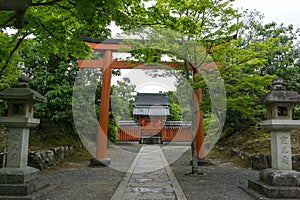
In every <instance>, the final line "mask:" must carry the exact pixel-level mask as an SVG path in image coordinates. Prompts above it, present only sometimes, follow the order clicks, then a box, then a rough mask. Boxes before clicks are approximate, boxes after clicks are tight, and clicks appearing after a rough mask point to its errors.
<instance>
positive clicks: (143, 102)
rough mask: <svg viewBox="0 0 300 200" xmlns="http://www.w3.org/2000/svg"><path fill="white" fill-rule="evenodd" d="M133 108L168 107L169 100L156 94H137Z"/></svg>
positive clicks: (162, 95)
mask: <svg viewBox="0 0 300 200" xmlns="http://www.w3.org/2000/svg"><path fill="white" fill-rule="evenodd" d="M134 105H135V106H153V105H158V106H168V105H169V99H168V97H167V96H166V95H164V94H158V93H138V94H137V96H136V97H135V101H134Z"/></svg>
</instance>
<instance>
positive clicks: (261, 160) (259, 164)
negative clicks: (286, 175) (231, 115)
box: [215, 146, 300, 171]
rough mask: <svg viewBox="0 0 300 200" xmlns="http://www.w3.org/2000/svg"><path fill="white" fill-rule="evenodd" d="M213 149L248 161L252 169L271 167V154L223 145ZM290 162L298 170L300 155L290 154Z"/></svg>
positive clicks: (299, 167)
mask: <svg viewBox="0 0 300 200" xmlns="http://www.w3.org/2000/svg"><path fill="white" fill-rule="evenodd" d="M215 149H216V150H217V151H220V152H224V153H228V154H230V155H232V156H237V157H238V158H240V159H241V160H243V161H245V162H246V163H248V167H251V168H253V169H258V170H261V169H266V168H271V155H265V154H262V153H253V154H250V153H246V152H242V151H239V150H236V149H233V148H224V147H217V146H215ZM292 163H293V169H294V170H298V171H299V170H300V155H293V156H292Z"/></svg>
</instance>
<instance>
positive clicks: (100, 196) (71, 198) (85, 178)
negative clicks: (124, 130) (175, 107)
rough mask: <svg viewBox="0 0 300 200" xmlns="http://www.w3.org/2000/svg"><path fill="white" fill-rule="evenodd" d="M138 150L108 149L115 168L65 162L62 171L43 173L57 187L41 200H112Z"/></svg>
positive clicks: (129, 147)
mask: <svg viewBox="0 0 300 200" xmlns="http://www.w3.org/2000/svg"><path fill="white" fill-rule="evenodd" d="M120 149H121V150H120ZM139 149H140V145H137V144H122V145H119V146H118V148H108V150H107V157H109V158H111V160H112V164H111V166H112V167H113V168H112V167H89V166H88V165H89V161H85V162H65V163H64V164H63V165H61V169H59V170H49V171H44V172H42V176H43V178H44V179H47V180H48V181H49V183H50V185H51V186H53V185H55V186H56V187H55V188H54V189H52V190H51V191H50V192H48V193H47V194H44V195H42V196H40V197H39V198H38V200H109V199H110V198H111V197H112V195H113V194H114V192H115V190H116V188H117V187H118V186H119V183H120V182H121V180H122V179H123V177H124V175H125V172H124V171H126V170H127V169H128V168H129V166H130V165H131V163H132V161H133V159H134V158H135V155H136V154H135V153H137V152H138V151H139Z"/></svg>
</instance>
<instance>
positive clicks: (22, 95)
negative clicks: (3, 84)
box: [0, 77, 46, 102]
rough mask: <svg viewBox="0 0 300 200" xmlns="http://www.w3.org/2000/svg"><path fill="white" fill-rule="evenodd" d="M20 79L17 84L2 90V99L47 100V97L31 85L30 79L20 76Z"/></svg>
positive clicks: (0, 97) (0, 94)
mask: <svg viewBox="0 0 300 200" xmlns="http://www.w3.org/2000/svg"><path fill="white" fill-rule="evenodd" d="M19 81H20V82H19V83H17V84H16V85H15V86H13V87H11V88H6V89H4V90H3V91H1V92H0V99H4V100H24V101H25V100H26V101H28V100H29V101H34V102H46V97H44V96H42V95H41V94H40V93H39V92H37V91H35V90H33V89H31V88H30V87H29V84H28V79H26V78H24V77H20V78H19Z"/></svg>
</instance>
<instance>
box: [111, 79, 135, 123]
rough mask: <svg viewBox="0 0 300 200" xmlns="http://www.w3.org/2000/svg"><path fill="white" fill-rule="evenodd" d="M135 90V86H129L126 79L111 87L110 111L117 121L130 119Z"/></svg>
mask: <svg viewBox="0 0 300 200" xmlns="http://www.w3.org/2000/svg"><path fill="white" fill-rule="evenodd" d="M135 88H136V86H135V85H133V84H131V82H130V79H129V78H127V77H125V78H123V79H122V80H120V81H117V85H115V86H113V88H112V96H111V110H112V112H113V115H114V117H115V119H117V121H118V120H130V119H132V113H133V98H134V93H135Z"/></svg>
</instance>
